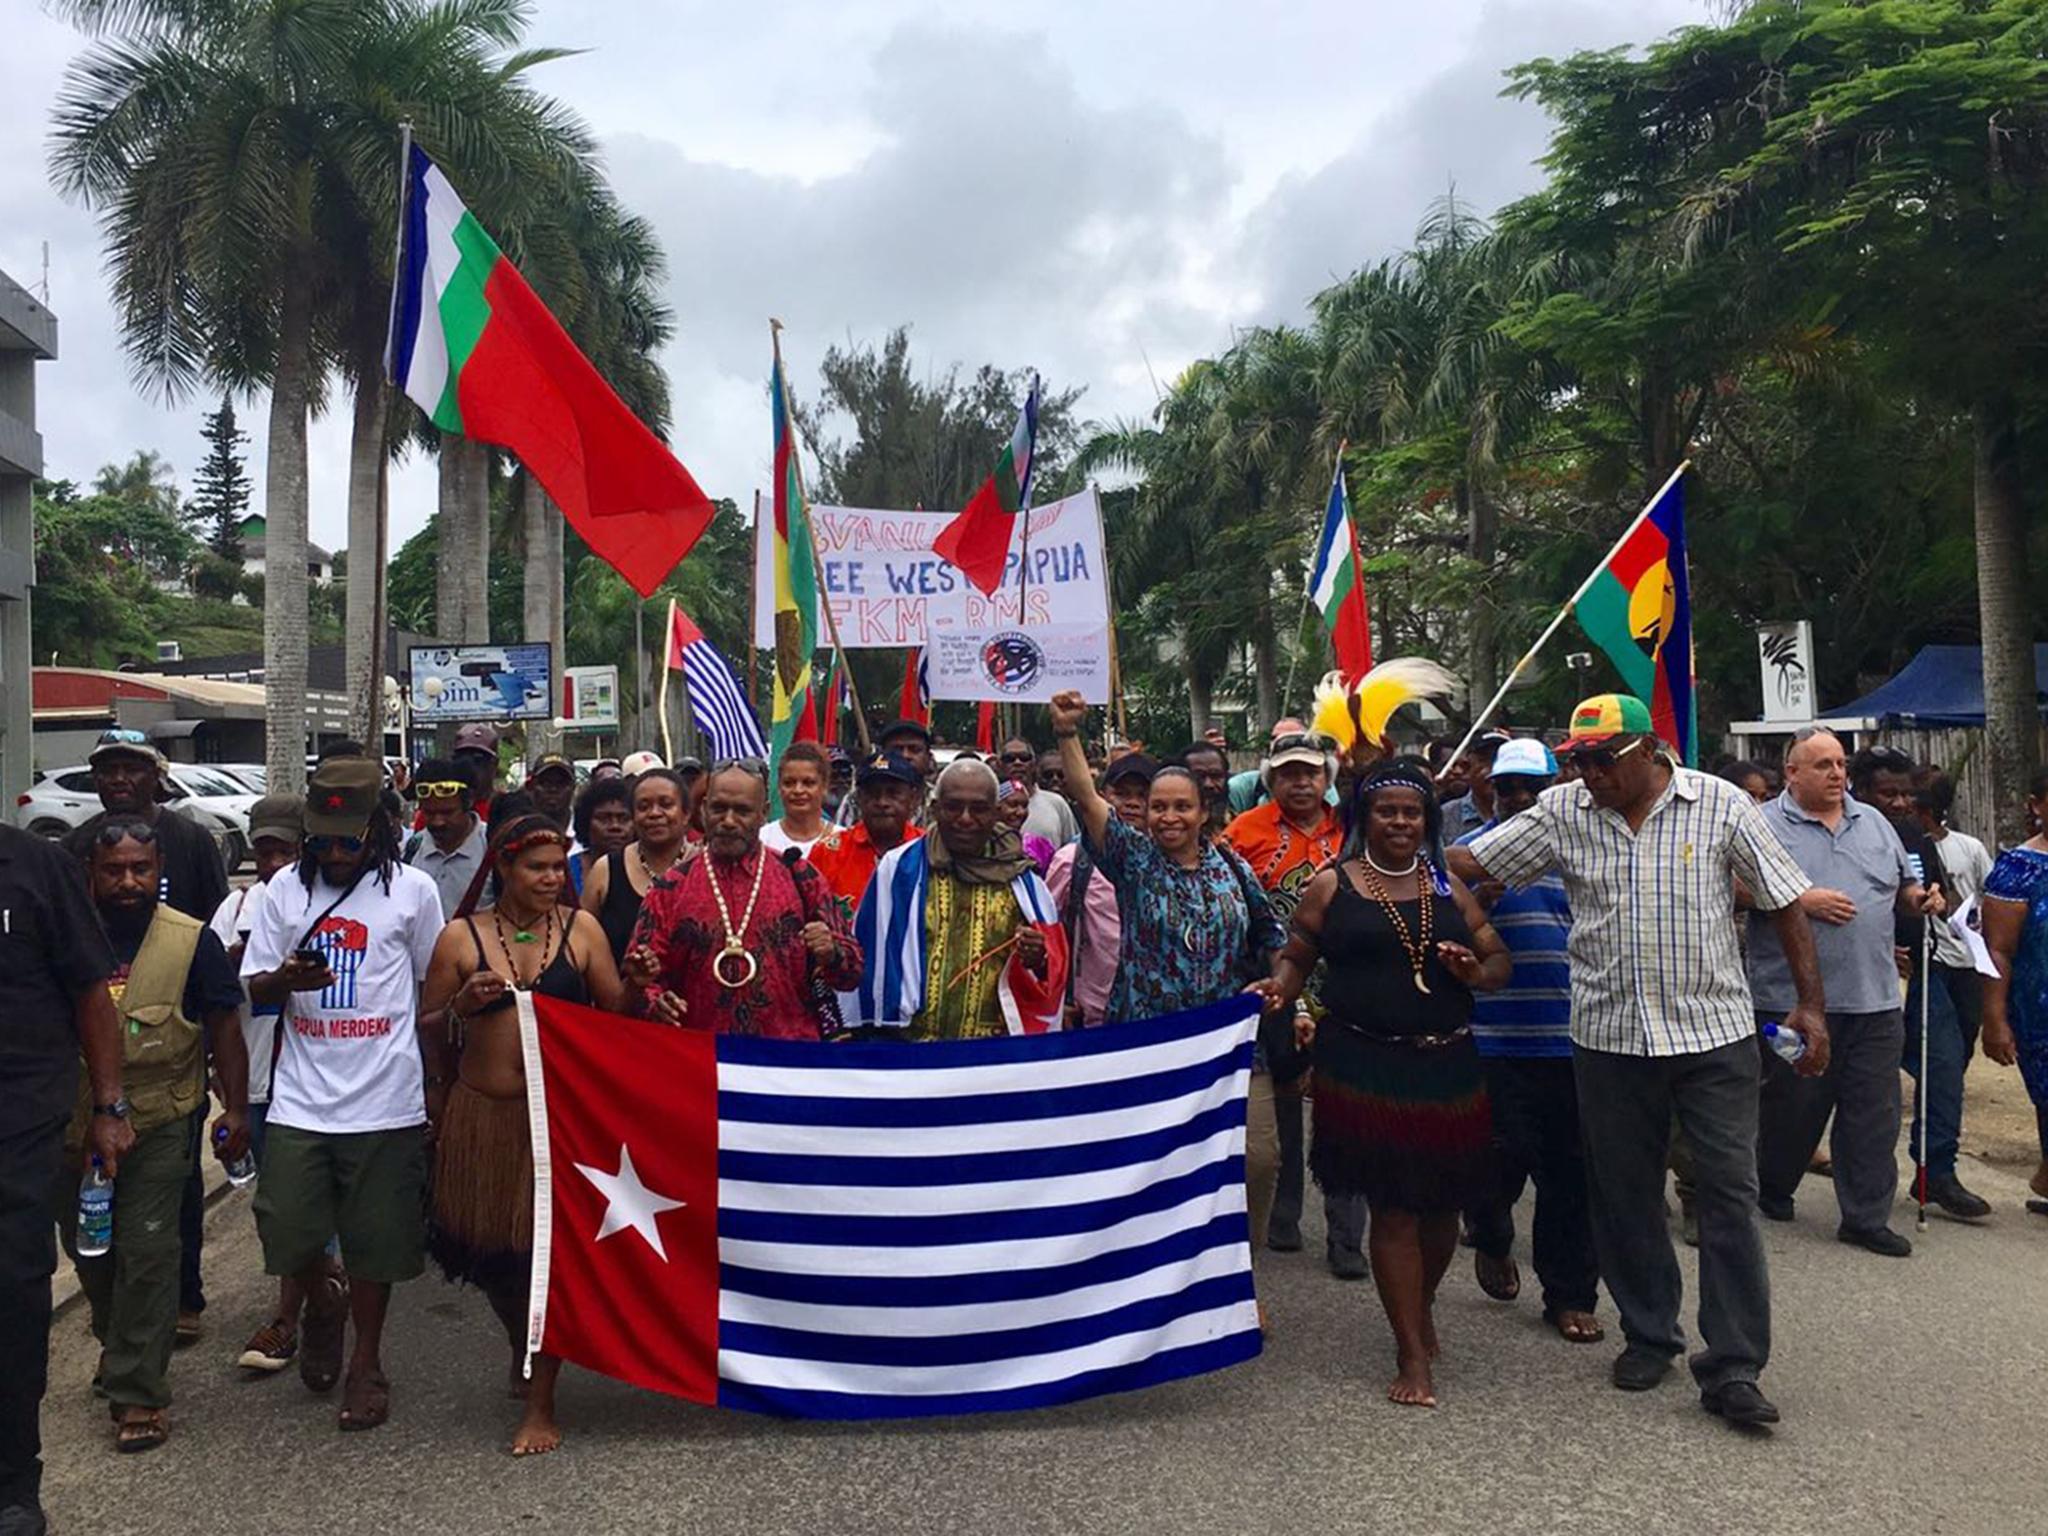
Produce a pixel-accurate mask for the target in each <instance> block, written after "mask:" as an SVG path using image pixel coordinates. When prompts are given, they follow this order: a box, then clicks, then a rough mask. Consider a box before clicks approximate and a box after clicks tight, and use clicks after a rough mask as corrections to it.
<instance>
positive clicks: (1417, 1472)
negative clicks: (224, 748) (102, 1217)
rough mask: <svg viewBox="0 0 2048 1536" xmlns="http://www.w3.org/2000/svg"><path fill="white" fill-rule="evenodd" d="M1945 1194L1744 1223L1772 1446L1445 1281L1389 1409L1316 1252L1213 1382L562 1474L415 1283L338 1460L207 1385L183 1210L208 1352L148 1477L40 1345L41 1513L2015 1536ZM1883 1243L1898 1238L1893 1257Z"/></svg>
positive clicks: (1976, 1241) (994, 1527) (232, 1246)
mask: <svg viewBox="0 0 2048 1536" xmlns="http://www.w3.org/2000/svg"><path fill="white" fill-rule="evenodd" d="M1966 1177H1967V1178H1968V1180H1969V1181H1970V1182H1971V1183H1973V1184H1976V1185H1978V1186H1979V1187H1980V1188H1981V1189H1982V1190H1983V1192H1984V1193H1985V1194H1986V1195H1987V1196H1988V1197H1990V1198H1991V1199H1993V1201H1994V1203H1995V1204H1996V1205H1997V1207H1998V1214H1997V1216H1996V1217H1995V1219H1994V1220H1993V1221H1992V1222H1991V1223H1990V1224H1988V1225H1987V1226H1985V1227H1984V1228H1982V1229H1969V1228H1965V1227H1963V1226H1960V1225H1957V1224H1953V1223H1947V1222H1940V1221H1936V1222H1935V1223H1933V1224H1932V1225H1931V1226H1930V1230H1929V1231H1928V1232H1927V1233H1926V1234H1925V1235H1924V1237H1922V1238H1921V1239H1920V1246H1919V1252H1918V1253H1916V1254H1915V1256H1914V1257H1913V1258H1911V1259H1909V1260H1906V1261H1903V1262H1899V1261H1891V1260H1884V1259H1878V1258H1874V1257H1871V1256H1868V1255H1865V1254H1863V1253H1861V1252H1858V1251H1855V1250H1851V1249H1848V1248H1845V1247H1843V1246H1841V1245H1840V1244H1838V1243H1836V1242H1835V1241H1834V1226H1835V1223H1834V1211H1833V1201H1832V1199H1831V1197H1830V1196H1829V1194H1828V1191H1827V1190H1826V1188H1825V1186H1824V1185H1822V1184H1820V1183H1818V1182H1816V1181H1813V1180H1809V1181H1808V1182H1807V1184H1806V1186H1805V1189H1804V1191H1803V1192H1802V1198H1801V1201H1800V1206H1801V1211H1800V1219H1799V1220H1798V1222H1797V1223H1795V1224H1793V1225H1790V1226H1778V1225H1772V1224H1768V1223H1767V1224H1766V1227H1765V1239H1766V1243H1767V1246H1768V1248H1769V1250H1770V1255H1771V1272H1772V1278H1773V1281H1774V1284H1775V1290H1776V1295H1777V1335H1778V1343H1777V1357H1776V1359H1775V1361H1774V1362H1773V1366H1772V1369H1771V1371H1770V1373H1769V1376H1768V1378H1767V1382H1768V1385H1769V1387H1770V1390H1771V1392H1772V1394H1773V1395H1774V1396H1775V1397H1776V1399H1777V1400H1778V1402H1779V1404H1780V1406H1782V1407H1783V1408H1784V1410H1785V1413H1786V1416H1787V1422H1786V1424H1785V1425H1784V1426H1783V1427H1781V1428H1780V1429H1779V1430H1778V1431H1776V1432H1775V1433H1773V1434H1768V1435H1747V1434H1744V1433H1741V1432H1738V1431H1735V1430H1731V1429H1729V1428H1727V1427H1726V1426H1724V1425H1721V1424H1720V1423H1718V1422H1717V1421H1714V1420H1711V1419H1709V1418H1708V1417H1706V1416H1705V1415H1704V1414H1703V1413H1702V1412H1701V1411H1700V1410H1699V1408H1698V1407H1697V1406H1696V1398H1695V1395H1694V1394H1693V1392H1692V1391H1691V1390H1690V1389H1689V1387H1687V1386H1686V1385H1684V1384H1683V1383H1682V1382H1681V1381H1680V1380H1679V1379H1677V1378H1674V1379H1673V1380H1672V1381H1671V1382H1669V1383H1668V1384H1667V1385H1666V1386H1665V1387H1664V1388H1662V1389H1661V1390H1659V1391H1657V1392H1655V1393H1653V1394H1650V1395H1648V1396H1624V1395H1623V1394H1621V1393H1618V1392H1616V1391H1614V1390H1613V1389H1612V1388H1611V1387H1609V1386H1608V1385H1607V1379H1606V1372H1607V1365H1608V1361H1609V1359H1610V1358H1611V1356H1612V1354H1613V1349H1612V1347H1611V1346H1609V1345H1599V1346H1594V1347H1591V1348H1574V1347H1572V1346H1569V1345H1567V1344H1565V1343H1563V1342H1562V1341H1560V1340H1558V1339H1557V1338H1556V1337H1555V1336H1554V1335H1553V1334H1551V1333H1549V1332H1548V1331H1547V1330H1545V1329H1544V1328H1542V1327H1541V1326H1540V1323H1539V1321H1538V1316H1537V1309H1536V1307H1535V1305H1534V1303H1533V1297H1532V1296H1531V1295H1525V1296H1524V1299H1523V1301H1522V1302H1521V1303H1520V1304H1519V1305H1518V1306H1513V1307H1504V1306H1500V1305H1497V1304H1495V1303H1492V1302H1489V1301H1487V1300H1486V1299H1485V1298H1483V1297H1482V1296H1481V1295H1480V1293H1479V1291H1478V1288H1477V1287H1476V1286H1475V1285H1474V1284H1473V1281H1472V1278H1471V1272H1470V1266H1469V1262H1468V1261H1467V1260H1465V1259H1463V1258H1462V1257H1461V1261H1460V1263H1459V1265H1458V1267H1457V1268H1456V1269H1455V1270H1454V1272H1453V1276H1452V1279H1451V1282H1450V1284H1449V1285H1448V1287H1447V1295H1446V1298H1445V1300H1444V1303H1443V1308H1442V1330H1443V1335H1444V1341H1445V1348H1446V1359H1445V1361H1444V1365H1443V1369H1442V1371H1441V1373H1440V1375H1439V1378H1438V1381H1439V1392H1440V1394H1441V1395H1442V1397H1443V1400H1444V1406H1443V1407H1442V1408H1441V1409H1440V1410H1438V1411H1437V1412H1435V1413H1425V1412H1420V1411H1417V1410H1404V1409H1397V1408H1394V1407H1392V1406H1391V1405H1389V1404H1388V1403H1386V1402H1385V1401H1384V1400H1383V1398H1382V1395H1381V1394H1382V1391H1383V1389H1384V1386H1385V1383H1386V1379H1387V1377H1388V1375H1389V1373H1390V1364H1391V1352H1390V1348H1389V1345H1388V1340H1387V1335H1386V1325H1385V1323H1384V1321H1383V1320H1382V1318H1381V1316H1380V1313H1379V1309H1378V1306H1377V1304H1376V1302H1375V1300H1374V1297H1373V1294H1372V1291H1371V1288H1370V1286H1369V1284H1368V1285H1356V1284H1353V1285H1346V1284H1342V1283H1340V1282H1338V1281H1336V1280H1333V1279H1331V1278H1330V1277H1329V1276H1328V1275H1327V1274H1326V1273H1325V1272H1324V1270H1323V1268H1322V1265H1321V1262H1320V1252H1319V1246H1317V1247H1312V1249H1311V1251H1310V1252H1308V1253H1303V1254H1294V1255H1281V1254H1268V1255H1264V1256H1262V1258H1261V1260H1260V1280H1261V1286H1262V1290H1263V1291H1264V1294H1265V1296H1266V1299H1267V1302H1268V1305H1269V1307H1270V1308H1271V1311H1272V1315H1273V1320H1274V1324H1275V1333H1274V1336H1273V1339H1272V1341H1271V1344H1270V1347H1269V1349H1268V1352H1267V1354H1266V1355H1265V1356H1264V1358H1262V1359H1260V1360H1257V1361H1254V1362H1252V1363H1251V1364H1249V1365H1246V1366H1242V1367H1239V1368H1238V1369H1236V1370H1233V1371H1230V1372H1227V1373H1225V1374H1223V1375H1221V1376H1217V1377H1212V1378H1209V1379H1206V1380H1198V1381H1193V1382H1184V1383H1179V1384H1176V1385H1174V1386H1170V1387H1165V1388H1161V1389H1157V1390H1154V1391H1152V1392H1148V1393H1144V1394H1141V1395H1138V1396H1134V1397H1126V1398H1119V1399H1112V1400H1108V1401H1103V1402H1096V1403H1090V1404H1083V1405H1079V1406H1076V1407H1072V1408H1068V1409H1062V1410H1058V1411H1053V1412H1047V1413H1038V1414H1031V1415H1024V1416H1016V1417H1001V1418H987V1419H979V1420H946V1421H937V1422H923V1423H907V1424H901V1425H888V1426H881V1427H874V1426H837V1425H793V1424H785V1423H779V1422H774V1421H768V1420H762V1419H756V1418H750V1417H747V1416H744V1415H740V1414H721V1413H717V1412H714V1411H712V1410H708V1409H701V1408H695V1407H691V1406H687V1405H684V1404H679V1403H675V1402H671V1401H668V1400H665V1399H661V1398H657V1397H653V1396H649V1395H646V1394H643V1393H639V1392H635V1391H633V1390H630V1389H628V1388H624V1387H620V1386H617V1385H615V1384H613V1383H611V1382H607V1381H603V1380H600V1379H598V1378H595V1377H592V1376H589V1375H587V1374H583V1373H580V1372H577V1371H575V1370H574V1369H571V1370H570V1371H569V1372H567V1373H566V1374H565V1378H564V1382H563V1389H562V1399H561V1403H562V1411H563V1418H564V1423H565V1425H566V1426H567V1432H568V1435H569V1440H568V1443H567V1444H566V1445H565V1447H564V1448H563V1450H562V1451H560V1452H558V1453H557V1454H555V1455H554V1456H551V1457H547V1458H543V1459H539V1460H533V1461H521V1462H517V1463H515V1462H514V1461H512V1460H511V1459H510V1458H509V1457H508V1456H507V1455H506V1454H505V1451H504V1446H505V1442H506V1437H507V1435H508V1433H509V1431H510V1429H511V1426H512V1423H513V1421H514V1417H515V1415H514V1414H513V1412H512V1409H511V1405H510V1404H509V1403H508V1402H507V1401H506V1399H505V1397H504V1396H503V1391H504V1372H505V1356H504V1352H503V1344H502V1341H501V1339H500V1337H499V1335H498V1334H497V1332H496V1327H495V1324H494V1323H492V1321H491V1320H490V1318H489V1314H488V1313H487V1311H486V1309H485V1307H484V1305H483V1303H482V1301H481V1300H480V1299H479V1298H478V1297H477V1296H475V1295H474V1294H473V1293H469V1292H459V1291H456V1290H453V1289H451V1288H449V1287H448V1286H446V1285H444V1284H443V1283H442V1282H441V1281H440V1280H438V1279H425V1280H421V1281H418V1282H416V1283H414V1284H412V1285H410V1286H407V1287H405V1288H404V1289H403V1290H402V1291H401V1292H400V1294H399V1298H398V1301H397V1306H396V1315H395V1318H394V1321H393V1325H392V1337H391V1340H390V1347H389V1351H388V1355H387V1363H388V1365H389V1366H390V1368H391V1371H392V1374H393V1377H394V1378H395V1383H396V1394H395V1406H394V1416H393V1418H392V1421H391V1423H390V1424H389V1425H387V1426H386V1427H385V1428H384V1429H382V1430H379V1431H376V1432H375V1433H372V1434H366V1435H342V1434H340V1433H338V1432H337V1431H336V1429H335V1427H334V1414H335V1409H336V1406H337V1404H336V1402H335V1401H334V1400H333V1399H332V1398H329V1399H327V1400H315V1399H313V1398H311V1397H309V1396H308V1395H307V1393H306V1392H305V1390H304V1388H303V1387H301V1386H300V1384H299V1382H298V1379H297V1376H296V1373H288V1374H286V1375H285V1376H283V1377H282V1378H277V1379H271V1380H264V1381H253V1382H252V1381H244V1380H241V1379H239V1373H238V1372H237V1371H236V1370H235V1369H234V1367H233V1365H232V1363H231V1362H232V1356H233V1353H234V1352H235V1351H236V1350H237V1349H238V1348H239V1345H240V1341H241V1339H242V1337H243V1336H244V1335H245V1334H246V1332H247V1330H248V1328H249V1327H250V1326H252V1325H253V1324H254V1323H255V1322H257V1321H259V1320H260V1318H261V1316H262V1315H263V1308H264V1305H265V1299H266V1297H267V1296H268V1294H269V1288H268V1284H267V1282H265V1281H263V1280H262V1279H261V1277H260V1276H259V1275H258V1273H257V1271H258V1268H259V1261H258V1257H257V1254H256V1248H255V1239H254V1234H253V1231H252V1229H251V1221H250V1216H249V1211H248V1201H247V1197H246V1196H243V1195H239V1194H238V1195H234V1196H231V1197H229V1198H228V1199H227V1200H225V1201H223V1202H222V1203H221V1204H220V1205H219V1206H217V1207H216V1208H215V1210H214V1212H213V1216H212V1228H211V1232H212V1236H211V1239H210V1242H209V1245H208V1248H207V1271H208V1279H209V1288H210V1291H211V1296H212V1305H211V1307H210V1308H209V1310H208V1313H207V1316H208V1320H209V1322H210V1324H211V1325H212V1329H213V1332H212V1333H211V1334H210V1336H209V1337H208V1338H207V1339H206V1340H205V1341H203V1342H202V1343H200V1344H199V1345H197V1346H196V1347H195V1348H193V1349H192V1350H190V1351H187V1352H186V1353H184V1354H183V1355H181V1356H180V1357H179V1359H178V1363H177V1367H176V1375H175V1385H176V1389H177V1391H178V1394H179V1400H178V1404H177V1407H176V1409H175V1410H174V1414H175V1419H176V1431H175V1434H174V1437H173V1439H172V1441H171V1443H170V1444H169V1445H168V1446H167V1447H165V1448H164V1449H163V1450H160V1451H157V1452H155V1453H153V1454H150V1455H147V1456H142V1457H117V1456H115V1455H114V1454H113V1452H112V1451H111V1449H110V1446H109V1436H108V1428H107V1420H106V1417H105V1412H104V1409H103V1407H102V1405H100V1404H98V1403H96V1402H94V1401H93V1400H92V1399H91V1398H90V1397H89V1395H88V1393H87V1391H86V1382H87V1380H88V1378H89V1376H90V1374H91V1368H92V1349H91V1341H90V1339H89V1337H88V1336H87V1334H86V1331H85V1326H84V1322H83V1320H82V1316H81V1314H80V1313H79V1312H78V1311H77V1310H76V1309H74V1310H73V1311H72V1312H71V1313H70V1314H68V1315H67V1316H66V1317H64V1318H63V1319H61V1320H60V1323H59V1328H58V1342H57V1347H56V1349H55V1355H54V1360H53V1366H52V1390H51V1396H50V1399H49V1401H48V1403H47V1404H46V1405H45V1409H44V1426H45V1429H44V1434H45V1438H46V1440H47V1441H48V1454H49V1461H50V1470H49V1475H48V1482H47V1487H46V1499H47V1502H48V1504H49V1507H50V1510H51V1513H52V1516H53V1519H54V1521H55V1523H56V1527H57V1529H58V1530H59V1531H60V1532H62V1533H64V1536H73V1533H83V1532H88V1531H89V1532H93V1533H95V1536H112V1533H120V1532H152V1533H154V1532H163V1533H187V1532H190V1533H205V1536H219V1533H238V1532H277V1533H281V1536H301V1533H303V1536H323V1533H329V1532H333V1533H349V1536H364V1533H379V1536H382V1533H397V1532H436V1533H439V1532H471V1531H478V1532H481V1531H493V1532H497V1531H527V1530H530V1531H546V1532H564V1533H569V1532H573V1533H578V1536H582V1533H608V1532H631V1533H635V1536H641V1533H647V1532H663V1531H685V1530H687V1531H691V1532H698V1531H706V1532H747V1533H761V1536H768V1533H782V1532H789V1533H795V1536H821V1533H823V1536H854V1533H862V1532H870V1531H872V1532H910V1531H918V1532H922V1531H932V1532H946V1533H955V1532H959V1533H981V1532H992V1533H1000V1536H1033V1533H1039V1532H1047V1533H1050V1532H1093V1531H1113V1532H1133V1533H1137V1532H1161V1533H1173V1536H1205V1533H1208V1532H1219V1533H1220V1532H1230V1533H1243V1532H1260V1531H1274V1532H1279V1531H1295V1532H1314V1531H1340V1532H1352V1531H1368V1530H1373V1531H1376V1530H1394V1529H1398V1530H1401V1531H1404V1532H1412V1533H1423V1532H1436V1531H1455V1532H1478V1533H1495V1536H1514V1533H1522V1532H1550V1531H1557V1532H1571V1533H1574V1536H1597V1533H1604V1532H1616V1533H1624V1532H1625V1533H1629V1536H1636V1533H1639V1532H1642V1531H1645V1530H1677V1531H1683V1532H1687V1533H1693V1532H1697V1533H1699V1536H1706V1533H1716V1536H1718V1533H1720V1532H1763V1531H1771V1532H1805V1531H1815V1532H1818V1531H1835V1530H1841V1529H1849V1528H1853V1529H1855V1530H1857V1531H1858V1532H1859V1536H1862V1533H1871V1536H1876V1533H1888V1532H1900V1533H1911V1536H1927V1533H1931V1532H1939V1533H1943V1536H1962V1533H1971V1532H1986V1533H1993V1532H1995V1533H1999V1536H2015V1533H2026V1532H2048V1483H2044V1481H2043V1474H2042V1462H2041V1457H2040V1448H2041V1447H2042V1446H2043V1445H2044V1444H2048V1262H2044V1258H2048V1221H2043V1220H2041V1219H2040V1218H2038V1217H2031V1216H2028V1215H2026V1214H2025V1213H2024V1211H2023V1210H2022V1209H2021V1204H2020V1202H2021V1197H2022V1186H2021V1184H2020V1182H2019V1180H2017V1179H2016V1178H2013V1177H2011V1176H2010V1175H2009V1174H2005V1173H2001V1172H1998V1171H1995V1170H1988V1169H1986V1170H1979V1169H1975V1168H1972V1169H1969V1170H1966ZM1526 1215H1527V1213H1526V1210H1525V1211H1524V1230H1525V1231H1526ZM1911 1222H1912V1216H1911V1212H1910V1211H1908V1210H1905V1209H1902V1210H1901V1212H1900V1223H1901V1227H1902V1230H1908V1231H1910V1230H1911ZM1311 1242H1312V1244H1317V1245H1319V1242H1320V1238H1319V1236H1315V1237H1312V1238H1311ZM1683 1251H1684V1250H1681V1252H1683ZM1689 1268H1690V1262H1689V1259H1688V1269H1689ZM1605 1315H1606V1316H1607V1317H1608V1320H1609V1321H1610V1323H1611V1321H1612V1318H1611V1312H1608V1313H1606V1314H1605Z"/></svg>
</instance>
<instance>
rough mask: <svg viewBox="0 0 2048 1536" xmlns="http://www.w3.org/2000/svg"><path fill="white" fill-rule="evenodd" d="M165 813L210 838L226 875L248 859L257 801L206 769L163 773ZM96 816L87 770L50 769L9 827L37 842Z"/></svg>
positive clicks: (191, 766) (183, 766) (175, 768)
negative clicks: (31, 835) (252, 810)
mask: <svg viewBox="0 0 2048 1536" xmlns="http://www.w3.org/2000/svg"><path fill="white" fill-rule="evenodd" d="M164 778H165V785H166V787H167V788H168V789H169V790H170V792H171V798H170V800H169V801H168V802H167V806H168V809H170V810H172V811H175V812H177V813H179V814H180V815H184V816H189V817H190V818H191V819H192V820H194V821H196V822H198V823H199V824H200V825H201V826H202V827H205V828H206V829H207V830H208V831H209V832H211V833H212V834H213V840H214V841H215V842H216V843H218V844H219V845H220V856H221V859H222V861H223V862H224V863H225V864H226V865H227V867H228V870H229V872H230V873H232V872H234V871H235V870H237V869H240V868H241V867H242V861H243V860H244V859H246V858H248V856H249V807H251V806H252V805H254V804H255V803H256V799H257V797H256V796H255V795H253V794H251V793H250V792H249V790H248V788H247V786H245V785H243V784H241V783H238V782H237V781H236V780H235V779H233V778H232V777H230V776H229V775H227V774H225V773H222V772H221V771H220V770H218V769H216V768H215V767H213V766H212V765H211V764H209V763H173V764H171V765H170V767H169V768H168V769H167V770H166V771H165V775H164ZM99 813H100V797H99V796H98V795H97V794H95V793H94V792H93V787H92V770H91V769H90V768H86V767H76V768H52V769H48V770H46V771H43V772H39V773H37V775H36V779H35V783H34V784H32V785H30V786H29V791H28V793H27V794H25V795H22V796H21V797H20V798H19V799H17V800H16V801H15V806H14V820H15V824H16V825H17V826H19V827H21V828H23V829H24V830H26V831H30V832H34V833H36V834H37V835H38V836H41V837H49V838H60V837H63V836H64V835H65V834H66V833H68V832H69V831H70V830H71V829H72V828H73V827H76V826H80V825H82V824H84V823H85V822H88V821H90V820H92V818H93V817H95V816H97V815H98V814H99Z"/></svg>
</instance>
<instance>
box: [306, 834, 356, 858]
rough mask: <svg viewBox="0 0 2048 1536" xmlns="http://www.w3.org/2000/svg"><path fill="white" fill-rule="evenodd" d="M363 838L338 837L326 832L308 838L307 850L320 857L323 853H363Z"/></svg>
mask: <svg viewBox="0 0 2048 1536" xmlns="http://www.w3.org/2000/svg"><path fill="white" fill-rule="evenodd" d="M362 851H363V840H362V839H361V838H360V837H338V836H336V835H334V834H333V833H324V834H322V835H320V836H318V837H309V838H307V839H306V852H308V853H310V854H312V855H313V856H314V857H315V858H318V857H319V856H320V855H321V854H323V853H361V852H362Z"/></svg>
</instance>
